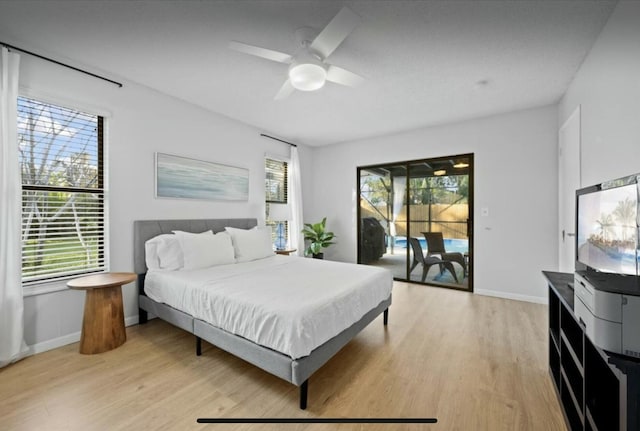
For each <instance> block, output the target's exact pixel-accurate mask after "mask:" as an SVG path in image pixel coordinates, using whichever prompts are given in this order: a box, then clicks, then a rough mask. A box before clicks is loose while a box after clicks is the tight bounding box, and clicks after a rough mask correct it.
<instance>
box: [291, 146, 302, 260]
mask: <svg viewBox="0 0 640 431" xmlns="http://www.w3.org/2000/svg"><path fill="white" fill-rule="evenodd" d="M289 168H290V169H289V173H290V175H291V177H290V178H289V181H290V182H289V199H290V204H291V228H290V229H289V235H290V236H291V238H290V242H291V247H292V248H295V249H297V251H296V254H297V255H298V256H304V237H303V235H302V233H300V231H301V230H302V228H303V227H304V224H303V221H302V220H303V218H302V179H301V178H300V158H299V157H298V148H297V147H294V146H292V147H291V166H290V167H289Z"/></svg>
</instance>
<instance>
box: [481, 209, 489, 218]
mask: <svg viewBox="0 0 640 431" xmlns="http://www.w3.org/2000/svg"><path fill="white" fill-rule="evenodd" d="M480 215H481V216H482V217H489V208H487V207H484V208H480Z"/></svg>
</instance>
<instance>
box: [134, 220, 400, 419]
mask: <svg viewBox="0 0 640 431" xmlns="http://www.w3.org/2000/svg"><path fill="white" fill-rule="evenodd" d="M256 225H257V221H256V219H250V218H247V219H193V220H139V221H135V222H134V268H135V272H136V273H137V274H138V293H139V296H138V306H139V316H140V324H144V323H146V321H147V319H148V315H149V314H152V315H154V316H157V317H158V318H160V319H162V320H165V321H167V322H169V323H171V324H173V325H174V326H177V327H179V328H181V329H183V330H185V331H187V332H190V333H192V334H194V335H195V337H196V354H197V355H201V352H202V349H201V346H202V340H206V341H207V342H209V343H211V344H213V345H215V346H217V347H219V348H220V349H223V350H225V351H227V352H229V353H231V354H233V355H235V356H237V357H239V358H241V359H243V360H245V361H247V362H249V363H251V364H253V365H255V366H257V367H259V368H261V369H263V370H265V371H267V372H269V373H271V374H273V375H275V376H277V377H280V378H282V379H284V380H286V381H288V382H290V383H292V384H294V385H296V386H298V387H299V388H300V408H301V409H305V408H306V407H307V394H308V384H309V377H310V376H311V375H312V374H313V373H314V372H315V371H316V370H318V369H319V368H320V367H322V365H324V364H325V363H326V362H327V361H328V360H329V359H330V358H331V357H333V356H334V355H335V354H336V353H337V352H338V351H339V350H340V349H341V348H342V347H344V346H345V345H346V344H347V343H348V342H349V341H350V340H351V339H353V338H354V337H355V336H356V335H357V334H358V333H359V332H360V331H361V330H362V329H364V328H365V327H366V326H367V325H368V324H369V323H370V322H372V321H373V320H374V319H376V318H377V317H378V316H379V315H380V314H383V324H384V325H385V326H386V325H387V322H388V312H389V311H388V309H389V306H390V305H391V286H392V283H393V279H392V277H391V275H390V274H389V273H388V272H387V271H386V270H381V269H380V268H374V267H368V266H363V265H354V264H346V263H337V262H329V261H318V260H316V259H304V258H299V257H293V256H280V255H273V256H267V257H265V258H263V259H256V260H251V261H247V262H242V263H229V264H224V265H219V266H215V267H212V268H198V269H196V270H180V271H159V270H155V269H152V270H148V268H147V262H148V260H147V259H146V258H147V256H145V243H146V242H147V241H148V240H150V239H153V238H158V237H159V235H163V234H170V233H172V232H173V231H180V232H187V233H188V232H191V233H201V232H206V231H209V230H210V231H212V232H213V233H217V232H224V231H225V228H227V227H229V228H235V229H242V230H243V231H239V232H245V231H244V230H247V232H249V230H250V229H252V228H255V227H256ZM184 235H188V234H184ZM238 260H240V259H238ZM183 269H184V268H183ZM316 273H317V274H318V275H313V274H316ZM320 273H323V274H322V275H321V276H322V280H320V275H319V274H320ZM319 283H320V284H319ZM322 283H325V284H324V286H327V287H326V288H322V289H321V288H319V286H321V285H322ZM267 288H268V289H270V290H267ZM271 289H272V290H271ZM316 297H317V298H316ZM283 298H289V300H288V301H284V300H282V299H283ZM244 316H251V317H250V318H245V317H244ZM323 322H324V323H323Z"/></svg>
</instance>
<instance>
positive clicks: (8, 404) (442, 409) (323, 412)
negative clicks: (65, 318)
mask: <svg viewBox="0 0 640 431" xmlns="http://www.w3.org/2000/svg"><path fill="white" fill-rule="evenodd" d="M127 335H128V340H127V342H126V343H125V344H124V345H122V346H121V347H119V348H117V349H115V350H113V351H110V352H106V353H102V354H98V355H90V356H86V355H80V354H79V353H78V352H77V350H78V344H77V343H76V344H72V345H69V346H65V347H62V348H59V349H56V350H52V351H49V352H46V353H42V354H39V355H35V356H32V357H29V358H26V359H24V360H22V361H20V362H18V363H16V364H13V365H11V366H9V367H5V368H4V369H2V370H0V429H3V430H129V429H135V430H146V429H148V430H156V429H170V430H216V431H217V430H224V431H228V430H263V429H267V430H280V429H284V430H287V431H288V430H296V431H301V430H309V431H316V430H318V431H320V430H334V429H337V430H364V429H366V430H388V429H389V430H411V431H413V430H416V431H417V430H447V431H453V430H464V431H467V430H471V431H475V430H491V431H500V430H505V431H514V430H544V431H549V430H565V429H566V428H565V425H564V420H563V417H562V413H561V411H560V407H559V405H558V401H557V399H556V395H555V392H554V390H553V388H552V385H551V380H550V377H549V373H548V368H547V355H548V353H547V352H548V347H547V307H546V306H544V305H538V304H531V303H524V302H517V301H510V300H505V299H498V298H490V297H483V296H479V295H472V294H469V293H466V292H461V291H455V290H447V289H438V288H432V287H426V286H420V285H410V284H405V283H396V284H395V286H394V292H393V305H392V306H391V308H390V315H389V325H388V327H387V328H386V329H385V328H384V327H383V325H382V318H381V317H380V318H378V319H377V320H376V321H374V322H373V323H372V324H371V325H369V326H368V327H367V328H366V329H365V330H364V331H363V332H362V333H361V334H360V335H359V336H358V337H356V338H355V339H354V340H353V341H352V342H351V343H349V344H348V345H347V346H346V347H345V348H344V349H343V350H342V351H341V352H339V353H338V354H337V355H336V356H335V357H334V358H333V359H331V361H329V362H328V363H327V364H326V365H325V366H324V367H323V368H321V369H320V370H319V371H318V372H316V374H314V375H313V376H312V377H311V379H310V381H309V382H310V383H309V406H308V409H307V410H306V411H302V410H299V409H298V388H296V387H294V386H293V385H291V384H289V383H287V382H285V381H282V380H280V379H278V378H277V377H273V376H271V375H270V374H267V373H266V372H263V371H261V370H259V369H258V368H256V367H254V366H251V365H249V364H247V363H245V362H243V361H242V360H239V359H237V358H235V357H233V356H232V355H230V354H227V353H225V352H223V351H221V350H219V349H217V348H215V347H213V346H211V345H209V344H207V343H203V354H202V356H200V357H197V356H196V355H195V342H194V338H193V336H192V335H190V334H187V333H185V332H183V331H181V330H179V329H176V328H174V327H172V326H170V325H168V324H166V323H164V322H161V321H158V320H157V319H156V320H153V321H150V322H149V323H148V324H146V325H142V326H133V327H129V328H127ZM201 417H206V418H212V417H234V418H256V417H257V418H261V417H293V418H315V417H325V418H326V417H333V418H347V417H351V418H357V417H398V418H403V417H404V418H406V417H435V418H437V419H438V423H437V424H404V425H398V424H393V425H381V424H376V425H360V424H338V425H335V424H334V425H327V424H291V425H269V426H265V425H255V424H254V425H249V424H239V425H214V424H198V423H196V419H197V418H201Z"/></svg>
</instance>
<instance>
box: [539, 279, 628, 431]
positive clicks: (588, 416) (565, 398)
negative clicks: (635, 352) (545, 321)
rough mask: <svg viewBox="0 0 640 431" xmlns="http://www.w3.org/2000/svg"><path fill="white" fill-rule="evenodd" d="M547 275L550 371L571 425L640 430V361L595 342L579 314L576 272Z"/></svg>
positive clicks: (585, 430)
mask: <svg viewBox="0 0 640 431" xmlns="http://www.w3.org/2000/svg"><path fill="white" fill-rule="evenodd" d="M543 274H544V276H545V277H546V278H547V281H548V283H549V373H550V374H551V379H552V380H553V384H554V387H555V389H556V392H557V395H558V399H559V401H560V404H561V406H562V410H563V412H564V417H565V420H566V422H567V427H568V428H569V429H570V430H571V431H578V430H580V431H596V430H598V431H624V430H628V431H640V360H638V359H635V358H632V357H628V356H623V355H619V354H614V353H609V352H605V351H604V350H602V349H600V348H599V347H597V346H595V345H594V344H593V343H592V341H591V340H590V339H589V337H588V336H587V334H586V333H585V330H584V327H583V326H582V324H581V323H579V320H578V319H577V318H576V316H575V314H574V312H573V288H572V285H573V274H567V273H560V272H550V271H543ZM638 330H640V328H638Z"/></svg>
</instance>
